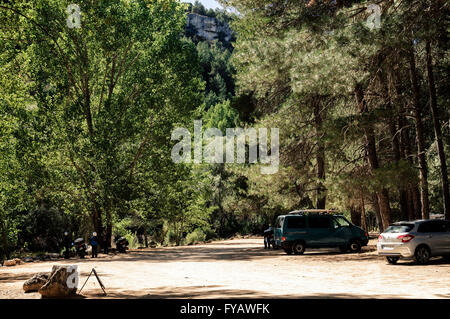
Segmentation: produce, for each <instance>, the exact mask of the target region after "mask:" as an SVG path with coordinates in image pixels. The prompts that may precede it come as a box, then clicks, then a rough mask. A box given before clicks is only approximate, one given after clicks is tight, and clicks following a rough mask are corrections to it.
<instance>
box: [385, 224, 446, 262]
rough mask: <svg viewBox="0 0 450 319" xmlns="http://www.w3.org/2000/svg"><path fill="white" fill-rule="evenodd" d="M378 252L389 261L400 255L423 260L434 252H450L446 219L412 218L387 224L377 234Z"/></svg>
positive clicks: (405, 257)
mask: <svg viewBox="0 0 450 319" xmlns="http://www.w3.org/2000/svg"><path fill="white" fill-rule="evenodd" d="M377 249H378V254H379V255H382V256H386V259H387V261H388V262H389V263H390V264H395V263H397V261H398V260H399V259H400V258H404V259H415V260H416V262H417V263H419V264H426V263H428V261H429V260H430V258H431V257H434V256H446V257H449V256H450V221H448V220H416V221H410V222H398V223H394V224H392V225H391V226H389V227H388V228H387V229H386V230H385V231H384V232H383V233H382V234H380V236H379V237H378V244H377Z"/></svg>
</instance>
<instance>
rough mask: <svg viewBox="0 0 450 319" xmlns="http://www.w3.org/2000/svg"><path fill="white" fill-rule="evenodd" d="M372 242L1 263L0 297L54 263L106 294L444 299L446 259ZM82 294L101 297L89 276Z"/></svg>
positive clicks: (449, 266) (224, 246) (448, 274)
mask: <svg viewBox="0 0 450 319" xmlns="http://www.w3.org/2000/svg"><path fill="white" fill-rule="evenodd" d="M375 244H376V241H375V240H371V241H370V242H369V246H368V247H364V250H363V251H362V252H361V253H360V254H342V253H340V252H339V251H338V250H337V249H321V250H307V251H306V253H305V254H304V255H302V256H295V255H291V256H288V255H286V254H285V253H284V252H283V251H281V250H265V249H264V248H263V245H262V238H251V239H233V240H225V241H216V242H212V243H209V244H204V245H195V246H186V247H167V248H154V249H151V248H149V249H140V250H134V251H130V252H128V253H127V254H119V255H114V256H112V255H102V254H100V255H99V258H97V259H90V258H86V259H85V260H79V259H72V260H70V261H67V260H60V261H47V262H34V263H27V264H22V265H19V266H15V267H0V298H40V294H39V293H28V294H25V293H24V292H23V290H22V284H23V282H24V281H25V280H26V279H28V278H30V277H31V276H32V275H33V274H34V273H36V272H45V271H50V270H51V267H52V265H54V264H76V265H78V267H79V272H80V283H79V287H80V288H81V285H82V284H83V283H84V282H85V280H86V278H87V276H88V274H89V272H90V271H91V269H92V268H93V267H95V269H96V270H97V272H98V274H99V276H100V278H101V280H102V282H103V284H104V285H105V287H106V291H107V296H106V298H450V286H449V282H450V263H449V262H446V261H444V260H443V259H441V258H436V259H433V260H431V262H430V264H429V265H426V266H419V265H415V264H414V263H413V262H410V261H400V262H399V263H398V264H397V265H389V264H387V262H386V261H385V259H384V258H381V257H379V256H377V254H376V251H375V250H374V249H375V246H374V245H375ZM81 295H82V296H83V297H86V298H105V297H104V296H103V295H102V290H101V289H100V286H99V284H98V283H97V281H96V279H95V278H93V277H91V278H90V279H89V281H88V282H87V284H86V286H85V287H84V289H83V291H82V292H81Z"/></svg>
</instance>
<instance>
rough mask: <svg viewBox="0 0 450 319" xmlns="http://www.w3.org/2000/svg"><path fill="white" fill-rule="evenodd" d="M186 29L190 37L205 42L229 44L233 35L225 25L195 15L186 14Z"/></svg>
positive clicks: (210, 18)
mask: <svg viewBox="0 0 450 319" xmlns="http://www.w3.org/2000/svg"><path fill="white" fill-rule="evenodd" d="M186 28H187V30H189V32H190V34H191V35H195V36H197V37H199V38H201V39H203V40H206V41H214V40H219V41H225V42H229V41H230V40H231V39H232V34H233V32H232V31H231V29H230V27H229V26H228V24H227V23H225V22H221V21H219V20H217V19H216V18H213V17H207V16H203V15H199V14H197V13H189V14H188V16H187V27H186Z"/></svg>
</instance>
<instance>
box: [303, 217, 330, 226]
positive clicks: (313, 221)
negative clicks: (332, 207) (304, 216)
mask: <svg viewBox="0 0 450 319" xmlns="http://www.w3.org/2000/svg"><path fill="white" fill-rule="evenodd" d="M308 222H309V228H329V227H330V218H329V217H326V216H309V217H308Z"/></svg>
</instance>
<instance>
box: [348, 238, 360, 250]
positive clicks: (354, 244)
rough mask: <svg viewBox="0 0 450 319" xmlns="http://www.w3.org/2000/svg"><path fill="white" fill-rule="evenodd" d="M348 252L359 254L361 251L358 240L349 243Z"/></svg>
mask: <svg viewBox="0 0 450 319" xmlns="http://www.w3.org/2000/svg"><path fill="white" fill-rule="evenodd" d="M349 250H350V252H351V253H359V252H360V251H361V243H360V242H359V241H358V240H353V241H351V242H350V245H349Z"/></svg>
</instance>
